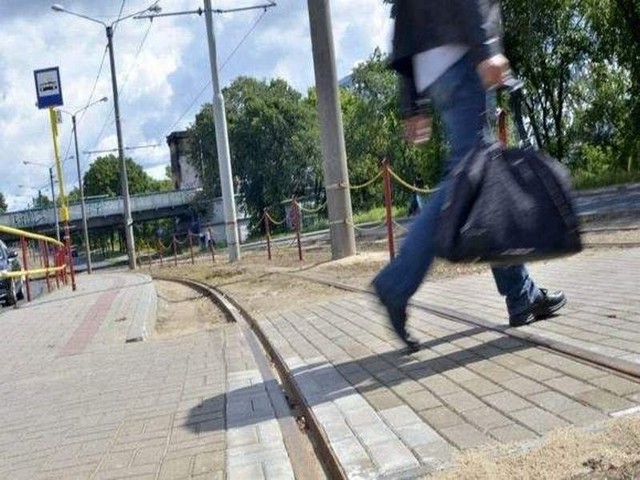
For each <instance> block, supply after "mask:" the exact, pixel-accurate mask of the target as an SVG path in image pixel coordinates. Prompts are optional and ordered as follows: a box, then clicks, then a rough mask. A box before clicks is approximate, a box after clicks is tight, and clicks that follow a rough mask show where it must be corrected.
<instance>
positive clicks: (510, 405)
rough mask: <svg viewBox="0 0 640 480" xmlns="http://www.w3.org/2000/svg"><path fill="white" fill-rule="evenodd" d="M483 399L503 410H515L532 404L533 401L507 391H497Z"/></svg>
mask: <svg viewBox="0 0 640 480" xmlns="http://www.w3.org/2000/svg"><path fill="white" fill-rule="evenodd" d="M482 399H483V400H484V401H485V402H487V403H488V404H490V405H492V406H493V407H495V408H497V409H498V410H501V411H503V412H513V411H516V410H522V409H524V408H528V407H531V406H532V405H531V403H529V402H527V401H526V400H524V399H523V398H521V397H519V396H517V395H515V394H513V393H511V392H506V391H505V392H501V393H495V394H493V395H487V396H486V397H483V398H482Z"/></svg>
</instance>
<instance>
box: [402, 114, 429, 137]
mask: <svg viewBox="0 0 640 480" xmlns="http://www.w3.org/2000/svg"><path fill="white" fill-rule="evenodd" d="M402 123H403V127H404V138H405V140H406V141H407V142H409V143H412V144H414V145H420V144H422V143H425V142H428V141H429V139H430V138H431V118H429V117H428V116H427V115H425V114H419V115H414V116H412V117H408V118H405V119H404V120H403V121H402Z"/></svg>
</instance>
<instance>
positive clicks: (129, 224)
mask: <svg viewBox="0 0 640 480" xmlns="http://www.w3.org/2000/svg"><path fill="white" fill-rule="evenodd" d="M105 28H106V31H107V45H108V50H109V65H110V66H111V88H112V90H113V113H114V116H115V121H116V137H117V140H118V160H119V161H120V190H121V195H122V199H123V202H124V203H123V205H124V212H123V213H124V235H125V238H126V242H127V255H128V258H129V268H130V269H131V270H135V269H136V267H137V265H136V245H135V241H134V239H133V219H132V218H131V199H130V198H129V180H128V178H127V161H126V159H125V156H124V148H123V144H122V128H121V127H120V103H119V101H118V98H119V97H118V83H117V80H116V62H115V59H114V55H113V26H112V25H106V26H105Z"/></svg>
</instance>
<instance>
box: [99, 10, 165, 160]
mask: <svg viewBox="0 0 640 480" xmlns="http://www.w3.org/2000/svg"><path fill="white" fill-rule="evenodd" d="M152 26H153V22H149V26H148V27H147V30H146V31H145V32H144V36H143V37H142V40H141V41H140V44H139V45H138V48H137V50H136V54H135V56H134V58H133V62H132V63H131V66H130V67H129V70H127V73H126V75H125V78H124V81H123V82H122V86H119V87H118V94H119V96H120V97H122V92H123V91H124V87H125V86H126V85H127V82H128V80H129V76H130V75H131V72H132V71H133V68H134V67H135V66H136V63H137V62H138V58H139V56H140V52H142V49H143V48H144V45H145V43H146V41H147V38H148V37H149V32H150V31H151V27H152ZM114 109H115V106H114V105H113V104H112V105H111V110H109V113H108V114H107V117H106V118H105V121H104V123H103V124H102V128H101V129H100V133H99V134H98V136H97V137H96V140H95V142H94V143H93V147H92V148H91V149H90V150H95V149H96V147H97V146H98V144H99V143H100V141H101V140H102V135H104V132H105V130H106V129H107V125H109V123H110V120H111V116H112V115H113V112H114Z"/></svg>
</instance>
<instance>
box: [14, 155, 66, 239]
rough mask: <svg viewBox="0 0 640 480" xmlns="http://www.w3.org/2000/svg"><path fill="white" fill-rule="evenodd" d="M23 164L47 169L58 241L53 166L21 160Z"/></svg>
mask: <svg viewBox="0 0 640 480" xmlns="http://www.w3.org/2000/svg"><path fill="white" fill-rule="evenodd" d="M22 164H23V165H37V166H39V167H47V168H48V169H49V180H50V181H51V200H52V201H53V218H54V219H55V222H56V240H58V241H60V222H59V220H58V205H57V204H56V189H55V187H54V186H53V167H52V166H50V165H45V164H44V163H38V162H32V161H29V160H23V161H22Z"/></svg>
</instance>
